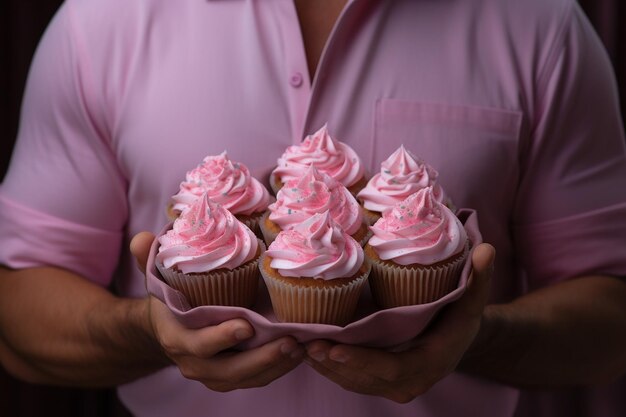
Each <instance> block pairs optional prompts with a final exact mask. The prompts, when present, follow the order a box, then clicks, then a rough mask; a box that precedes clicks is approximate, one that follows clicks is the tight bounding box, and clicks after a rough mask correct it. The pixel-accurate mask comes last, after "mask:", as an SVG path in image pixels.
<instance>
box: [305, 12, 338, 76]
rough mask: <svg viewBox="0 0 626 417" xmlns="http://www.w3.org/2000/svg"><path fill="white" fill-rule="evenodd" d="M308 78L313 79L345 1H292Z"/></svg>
mask: <svg viewBox="0 0 626 417" xmlns="http://www.w3.org/2000/svg"><path fill="white" fill-rule="evenodd" d="M294 3H295V6H296V11H297V12H298V18H299V21H300V30H301V31H302V40H303V42H304V49H305V51H306V58H307V64H308V68H309V75H310V78H311V79H313V78H314V76H315V71H316V69H317V64H318V62H319V60H320V57H321V56H322V51H323V50H324V45H326V41H327V40H328V37H329V36H330V32H331V31H332V29H333V26H334V25H335V22H336V21H337V18H338V17H339V14H340V13H341V11H342V10H343V8H344V6H345V4H346V0H317V1H311V0H294Z"/></svg>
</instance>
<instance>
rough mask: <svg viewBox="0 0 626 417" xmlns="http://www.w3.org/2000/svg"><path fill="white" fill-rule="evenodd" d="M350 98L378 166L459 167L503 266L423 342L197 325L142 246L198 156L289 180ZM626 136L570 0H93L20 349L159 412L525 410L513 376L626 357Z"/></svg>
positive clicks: (34, 115)
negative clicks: (278, 170)
mask: <svg viewBox="0 0 626 417" xmlns="http://www.w3.org/2000/svg"><path fill="white" fill-rule="evenodd" d="M521 3H523V4H521ZM122 6H123V7H122ZM310 74H313V76H311V75H310ZM325 122H328V126H329V129H330V131H331V134H332V135H333V136H334V137H336V138H337V139H339V140H341V141H344V142H346V143H348V144H349V145H351V146H352V147H353V148H354V149H356V151H357V153H359V155H360V156H361V157H362V158H363V160H364V161H365V163H366V164H367V168H368V169H369V171H370V172H374V171H376V170H377V169H378V168H379V164H380V162H381V161H382V160H384V159H385V158H386V157H387V156H388V155H389V154H390V153H391V152H392V151H393V150H395V149H396V148H397V147H398V146H399V145H400V144H404V145H405V147H407V148H408V149H410V150H411V151H413V152H414V153H415V154H417V155H419V156H421V157H423V158H424V159H425V160H426V161H427V162H428V163H429V164H431V165H432V166H434V167H436V168H437V170H438V171H439V172H440V180H441V184H442V186H443V187H444V189H445V190H446V192H447V193H448V194H449V195H450V196H451V198H452V199H453V200H454V202H455V203H456V204H457V205H458V206H459V207H471V208H474V209H476V210H477V212H478V213H479V220H480V226H481V231H482V233H483V237H484V239H485V241H486V242H489V243H490V244H491V245H493V247H495V248H496V250H497V253H498V255H497V258H496V260H495V270H494V272H493V275H492V272H491V267H492V264H494V261H493V259H494V253H493V249H492V247H491V246H490V245H484V246H479V247H477V248H476V250H475V252H474V256H473V266H474V272H473V275H472V280H471V283H470V286H469V288H468V290H467V292H466V294H465V295H464V297H463V298H461V299H460V300H459V301H458V302H457V303H455V304H453V305H451V306H450V307H449V308H448V309H446V310H445V311H444V312H443V314H442V316H441V317H439V319H438V320H437V322H435V323H434V324H433V326H432V327H431V328H430V329H428V331H427V332H426V333H425V334H423V335H421V336H419V337H418V338H417V339H416V340H414V341H413V347H412V348H411V349H410V350H408V351H405V352H400V353H390V352H386V351H382V350H374V349H367V348H364V347H359V346H346V345H333V344H331V343H329V342H326V341H315V342H312V343H310V344H308V345H306V346H301V345H298V344H297V343H296V342H295V341H294V340H293V339H292V338H289V337H286V338H281V339H278V340H275V341H272V342H270V343H268V344H267V345H264V346H261V347H259V348H257V349H252V350H248V351H245V352H241V353H232V351H230V350H229V348H231V347H234V346H236V345H237V344H239V343H240V342H241V341H242V340H246V339H247V338H249V337H251V335H252V332H253V329H252V328H251V326H250V325H249V324H248V323H247V322H245V321H243V320H233V321H229V322H225V323H223V324H221V325H219V326H215V327H209V328H203V329H198V330H190V329H185V328H183V327H182V326H180V324H178V322H177V321H176V320H175V319H174V318H173V317H172V315H171V313H170V312H169V311H168V310H167V308H166V307H165V306H164V305H163V304H162V303H160V302H159V301H157V300H155V299H154V298H152V299H149V298H147V297H146V290H145V286H144V278H143V274H142V273H141V271H139V270H138V269H137V268H136V266H135V262H134V260H133V259H132V256H131V253H130V252H129V251H127V250H126V247H127V246H128V244H129V242H131V239H132V237H133V236H135V238H134V239H132V242H131V250H132V253H133V254H134V255H135V256H136V258H137V259H138V260H139V263H140V265H142V266H145V257H146V253H147V246H148V245H149V243H150V242H151V239H152V236H151V235H150V234H145V233H142V234H138V233H139V232H141V231H144V230H148V231H152V232H153V233H154V232H156V231H158V230H160V229H161V227H162V226H163V224H165V222H166V219H165V214H164V213H165V209H164V207H165V204H166V202H167V200H168V198H169V196H170V195H171V194H173V193H174V192H175V190H176V188H177V184H178V182H179V181H180V180H181V179H182V177H183V175H184V173H185V171H186V170H187V169H189V168H191V167H193V166H194V165H196V164H197V163H198V162H199V160H200V159H201V158H202V157H203V156H205V155H210V154H217V153H220V152H221V151H223V150H224V149H227V150H228V152H229V155H230V156H231V157H233V159H236V160H240V161H242V162H244V163H246V165H248V167H249V168H250V169H251V171H252V173H253V174H254V175H255V176H256V177H257V178H266V176H267V174H268V172H269V171H270V170H271V169H272V168H273V166H274V164H275V160H276V158H277V157H278V156H279V155H280V154H281V153H282V151H283V150H284V148H285V147H286V146H288V145H290V144H293V143H297V142H298V141H299V140H301V139H302V137H303V136H304V135H305V134H307V133H312V132H313V131H315V130H317V128H318V127H320V126H321V125H323V124H324V123H325ZM625 155H626V154H625V152H624V138H623V127H622V125H621V121H620V118H619V115H618V104H617V100H616V96H615V85H614V81H613V77H612V74H611V72H610V66H609V64H608V61H607V59H606V56H605V54H604V52H603V51H602V49H601V47H600V46H599V41H598V40H597V38H596V37H595V34H594V33H593V31H592V30H591V28H590V26H589V24H588V22H587V21H586V20H585V18H584V17H583V16H582V13H581V12H580V10H579V8H578V6H577V5H576V4H575V3H574V2H573V1H570V0H554V1H548V2H546V1H538V0H537V1H529V2H515V1H512V0H510V1H509V0H507V1H496V0H473V1H468V2H430V1H389V2H377V1H368V0H353V1H350V2H347V4H345V5H344V4H343V2H336V1H328V2H304V1H302V2H295V3H294V2H291V1H287V0H277V1H235V0H222V1H218V0H211V1H192V0H188V1H184V2H167V1H152V2H147V1H137V2H133V3H130V4H128V2H125V3H124V4H123V5H122V4H121V3H120V4H118V3H117V1H110V2H98V1H95V0H90V1H87V0H82V1H81V0H70V1H68V2H67V3H66V4H65V5H64V6H63V8H62V10H61V11H60V12H59V14H58V15H57V16H56V18H55V20H54V21H53V22H52V24H51V26H50V28H49V30H48V32H47V34H46V36H45V37H44V39H43V41H42V44H41V46H40V48H39V51H38V54H37V57H36V59H35V62H34V64H33V69H32V72H31V75H30V80H29V84H28V87H27V92H26V96H25V104H24V114H23V119H22V127H21V130H20V135H19V140H18V143H17V147H16V152H15V155H14V158H13V160H12V165H11V168H10V171H9V173H8V175H7V178H6V180H5V182H4V183H3V185H2V188H1V190H0V204H2V210H0V213H1V214H0V216H2V220H1V221H0V229H2V230H1V233H0V236H2V247H3V251H2V259H0V261H1V262H2V263H4V264H5V265H7V266H8V269H5V270H4V271H3V273H2V276H1V277H0V285H1V286H2V291H0V294H1V295H0V296H1V297H2V300H1V301H0V309H2V310H1V313H0V317H1V318H0V320H1V321H0V326H1V327H0V328H1V329H2V332H1V335H2V339H1V341H2V343H0V351H1V355H0V357H1V359H2V363H3V366H5V367H6V368H7V369H8V370H9V371H11V372H12V373H14V374H15V375H17V376H19V377H22V378H24V379H27V380H31V381H36V382H45V383H56V384H70V385H91V386H102V385H114V384H115V385H120V388H119V395H120V398H121V399H122V401H123V402H124V403H125V404H126V405H127V407H129V409H130V410H131V411H132V412H133V413H134V414H137V415H151V416H153V415H212V414H215V415H243V414H246V413H250V412H251V411H253V412H254V413H255V415H259V416H263V415H272V416H276V415H304V416H306V415H329V414H332V415H335V414H336V415H346V414H347V415H368V414H369V415H397V416H402V415H425V416H430V415H461V414H474V415H481V416H486V415H498V416H506V415H512V414H513V412H514V410H515V407H516V402H517V397H518V391H517V389H515V388H513V386H546V385H548V386H555V385H557V386H558V385H567V384H580V383H594V382H604V381H607V380H611V379H613V378H615V377H617V376H619V375H621V374H622V373H623V371H624V369H626V358H625V355H624V352H625V351H626V349H624V346H625V343H626V341H625V340H624V337H625V336H624V335H625V334H626V332H624V329H625V328H626V323H625V317H626V315H624V314H623V309H624V305H626V304H625V302H624V300H626V286H625V285H624V282H623V278H619V277H623V276H624V275H625V274H626V260H625V259H624V256H623V251H621V252H620V248H623V247H624V243H625V242H624V236H626V233H625V232H626V230H625V229H626V224H625V222H624V219H625V218H626V216H625V214H626V191H625V190H624V187H622V186H621V183H622V180H623V178H624V175H625V174H626V156H625ZM110 283H113V284H114V285H115V288H116V292H117V294H119V296H113V295H112V294H111V293H110V292H108V291H107V290H106V289H105V288H106V286H107V285H109V284H110ZM487 297H489V305H488V306H487V307H486V308H484V305H485V303H486V299H487ZM564 352H566V353H567V354H565V355H564ZM302 361H305V362H306V364H302ZM166 365H175V366H166ZM455 370H457V371H459V372H453V371H455ZM181 374H182V375H181ZM268 384H269V385H268ZM266 385H268V386H266ZM340 387H343V388H344V389H342V388H340ZM241 388H254V389H241ZM364 394H365V395H364Z"/></svg>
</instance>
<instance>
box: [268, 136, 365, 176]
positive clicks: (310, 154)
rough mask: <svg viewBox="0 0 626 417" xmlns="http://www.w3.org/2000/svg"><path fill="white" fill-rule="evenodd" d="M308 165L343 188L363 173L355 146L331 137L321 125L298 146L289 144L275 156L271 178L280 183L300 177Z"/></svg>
mask: <svg viewBox="0 0 626 417" xmlns="http://www.w3.org/2000/svg"><path fill="white" fill-rule="evenodd" d="M309 165H313V166H315V167H316V168H317V169H318V170H320V171H321V172H324V173H325V174H328V175H330V176H331V177H333V178H334V179H336V180H337V181H339V182H340V183H342V184H343V185H345V186H346V187H349V186H351V185H354V184H356V183H357V182H358V181H359V180H360V179H361V178H362V177H363V175H364V172H365V169H364V168H363V163H362V162H361V158H359V156H358V155H357V154H356V152H355V151H354V149H352V148H351V147H349V146H348V145H346V144H345V143H342V142H339V141H336V140H333V139H332V138H331V137H330V135H329V134H328V127H327V125H324V126H323V127H322V128H321V129H320V130H318V131H317V132H315V133H314V134H312V135H309V136H307V137H306V138H305V139H304V140H303V141H302V143H301V144H300V145H293V146H289V147H288V148H287V149H286V150H285V153H283V155H282V156H281V157H280V158H278V164H277V167H276V168H275V169H274V171H272V179H276V178H277V179H279V180H280V181H281V182H282V183H283V184H285V183H286V182H287V181H289V180H292V179H295V178H299V177H300V176H302V171H303V170H304V169H305V168H306V167H308V166H309Z"/></svg>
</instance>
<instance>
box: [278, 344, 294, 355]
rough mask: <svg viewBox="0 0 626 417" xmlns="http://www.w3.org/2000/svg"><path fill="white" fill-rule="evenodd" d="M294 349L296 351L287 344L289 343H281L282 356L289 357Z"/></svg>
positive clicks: (292, 346)
mask: <svg viewBox="0 0 626 417" xmlns="http://www.w3.org/2000/svg"><path fill="white" fill-rule="evenodd" d="M295 349H296V346H294V345H292V344H289V343H283V344H282V345H280V352H281V353H282V354H283V355H289V354H290V353H291V352H293V351H294V350H295Z"/></svg>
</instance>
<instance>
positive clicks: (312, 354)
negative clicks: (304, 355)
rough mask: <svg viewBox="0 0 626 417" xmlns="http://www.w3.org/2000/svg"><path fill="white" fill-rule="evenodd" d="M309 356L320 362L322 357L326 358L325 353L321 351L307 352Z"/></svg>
mask: <svg viewBox="0 0 626 417" xmlns="http://www.w3.org/2000/svg"><path fill="white" fill-rule="evenodd" d="M309 356H310V357H311V358H312V359H313V360H314V361H317V362H321V361H323V360H324V359H326V354H324V352H321V351H317V352H309Z"/></svg>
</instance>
